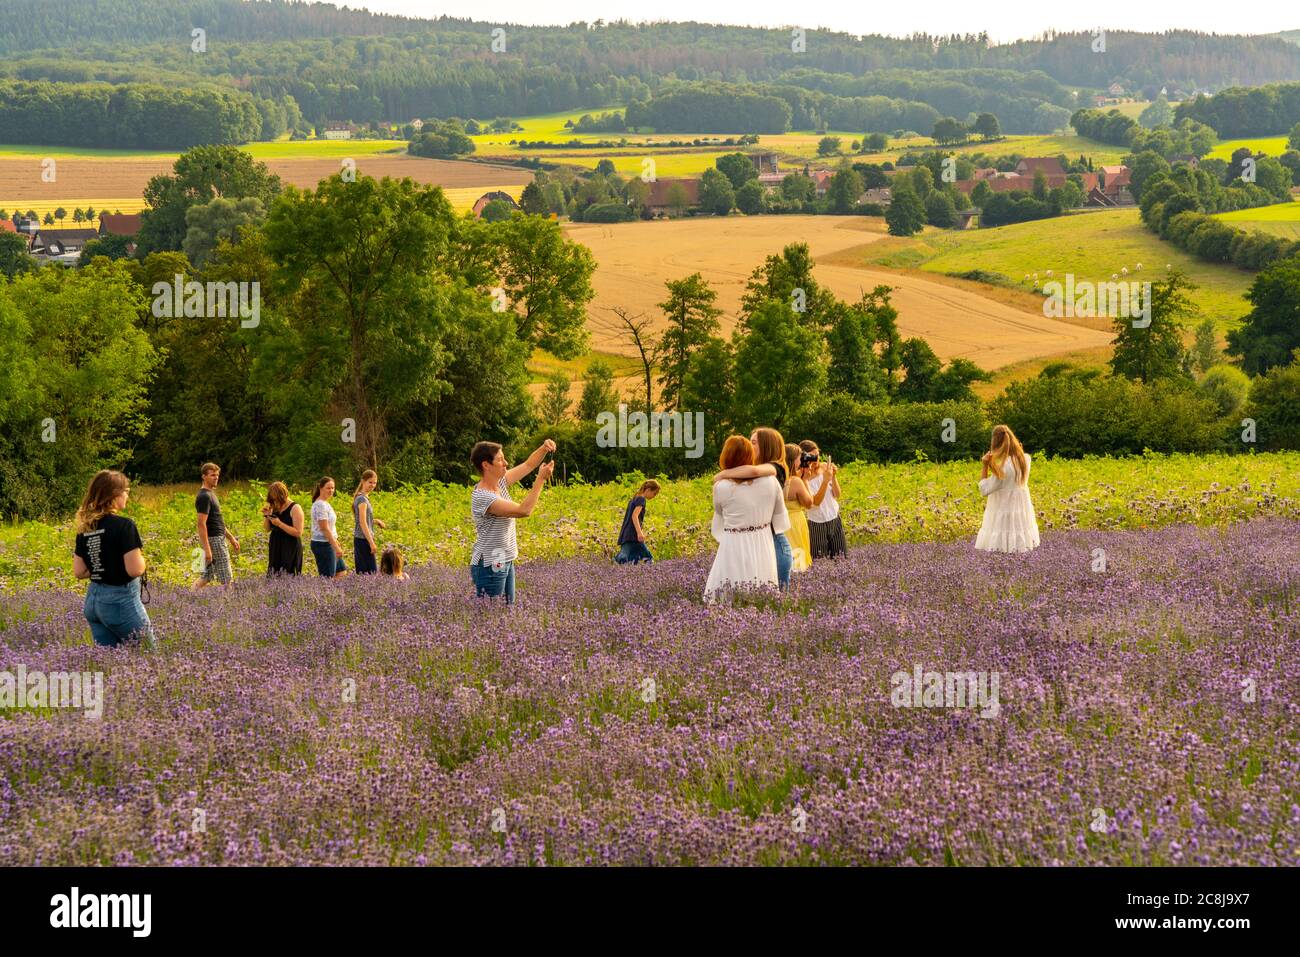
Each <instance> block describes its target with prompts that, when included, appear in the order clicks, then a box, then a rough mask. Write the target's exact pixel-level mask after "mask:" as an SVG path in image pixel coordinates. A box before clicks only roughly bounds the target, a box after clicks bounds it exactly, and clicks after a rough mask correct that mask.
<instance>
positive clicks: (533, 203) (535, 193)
mask: <svg viewBox="0 0 1300 957" xmlns="http://www.w3.org/2000/svg"><path fill="white" fill-rule="evenodd" d="M519 208H520V209H522V210H523V211H524V212H525V213H527V214H529V215H530V216H541V215H544V214H545V213H546V198H545V197H544V196H543V195H542V188H541V187H540V186H538V185H537V183H536V182H532V183H529V184H528V185H527V186H525V187H524V191H523V192H522V193H520V194H519Z"/></svg>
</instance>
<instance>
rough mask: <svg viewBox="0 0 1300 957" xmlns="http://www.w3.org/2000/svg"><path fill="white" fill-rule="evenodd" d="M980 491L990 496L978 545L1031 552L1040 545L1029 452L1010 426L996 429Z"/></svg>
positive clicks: (987, 548)
mask: <svg viewBox="0 0 1300 957" xmlns="http://www.w3.org/2000/svg"><path fill="white" fill-rule="evenodd" d="M982 461H983V463H984V468H983V471H982V472H981V474H980V494H981V495H983V496H984V497H985V498H987V499H988V502H987V503H986V504H985V506H984V524H983V525H982V526H981V527H980V533H979V536H978V537H977V538H976V539H975V547H976V548H978V549H979V550H980V551H984V552H1028V551H1032V550H1033V549H1035V548H1037V547H1038V541H1039V539H1038V519H1037V518H1036V517H1035V516H1034V503H1033V500H1032V499H1030V497H1029V464H1030V463H1029V456H1028V455H1026V454H1025V450H1024V448H1022V447H1021V445H1020V440H1019V439H1017V438H1016V434H1015V433H1014V432H1012V431H1011V429H1010V427H1009V426H1005V425H999V426H995V427H994V429H993V441H992V443H991V444H990V446H989V450H988V451H987V452H985V453H984V458H983V459H982Z"/></svg>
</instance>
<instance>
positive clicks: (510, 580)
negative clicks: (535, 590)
mask: <svg viewBox="0 0 1300 957" xmlns="http://www.w3.org/2000/svg"><path fill="white" fill-rule="evenodd" d="M469 577H470V578H471V579H472V580H473V582H474V595H475V596H476V597H478V598H482V597H483V596H484V595H486V596H488V597H489V598H500V597H502V596H503V595H504V596H505V599H506V604H507V605H513V604H514V603H515V563H514V562H502V563H501V566H500V568H493V567H492V565H491V563H489V562H485V561H480V562H479V563H478V564H477V565H470V566H469Z"/></svg>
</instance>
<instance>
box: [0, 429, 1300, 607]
mask: <svg viewBox="0 0 1300 957" xmlns="http://www.w3.org/2000/svg"><path fill="white" fill-rule="evenodd" d="M791 438H798V437H796V436H792V437H791ZM823 451H825V452H826V453H827V454H829V455H832V456H833V455H834V449H824V450H823ZM1028 451H1029V452H1031V453H1038V452H1039V450H1037V449H1032V448H1031V449H1029V450H1028ZM556 463H557V468H556V476H557V478H558V477H561V476H564V475H568V478H570V479H573V478H574V476H573V475H572V474H571V473H569V471H568V469H567V468H566V467H565V456H564V449H563V447H561V448H560V449H559V450H558V452H557V454H556ZM335 478H336V479H337V480H338V487H339V492H338V495H337V496H336V501H335V503H334V507H335V510H336V511H337V512H338V514H339V537H340V540H341V541H342V542H343V544H344V546H345V547H349V546H350V538H351V535H352V529H351V519H350V518H349V507H350V501H351V499H350V495H351V492H352V489H353V487H354V484H353V483H354V480H355V476H343V475H339V476H335ZM978 479H979V463H978V462H950V463H930V462H923V463H915V464H899V465H885V466H882V465H872V464H855V465H849V466H847V467H846V468H845V469H844V470H843V471H842V472H841V484H842V486H843V489H844V495H843V498H842V502H843V513H842V514H843V516H844V521H845V527H846V529H847V531H848V536H849V541H850V542H851V543H864V542H909V541H955V540H960V539H962V538H965V537H970V538H971V539H972V540H973V538H974V536H975V533H976V532H977V531H978V529H979V523H980V519H981V516H982V513H983V501H982V499H981V498H980V495H979V491H978V489H977V488H976V485H977V480H978ZM639 481H640V476H639V475H635V476H628V477H627V480H626V481H624V482H617V483H610V484H604V485H585V484H579V483H575V482H570V484H568V485H557V486H555V487H553V488H548V489H547V490H546V492H545V493H544V494H543V496H542V500H541V505H540V506H539V507H538V509H537V511H536V512H535V513H534V514H533V516H532V517H531V518H529V519H527V520H524V521H521V522H519V524H518V534H519V546H520V553H521V559H522V560H524V561H530V560H541V559H557V558H570V557H575V556H587V557H596V556H601V555H609V554H612V551H613V550H615V549H614V544H615V542H616V541H617V538H618V529H619V523H620V520H621V517H622V514H623V509H624V506H625V505H626V504H627V500H628V498H629V496H630V495H631V492H632V489H633V488H634V487H635V485H636V484H637V483H638V482H639ZM661 481H663V486H664V488H663V491H662V492H661V493H660V495H659V496H658V497H656V498H655V500H654V501H653V502H652V503H651V506H650V507H649V508H648V510H647V512H648V521H647V525H646V527H647V529H648V532H649V545H650V548H651V551H652V552H654V554H655V555H656V556H658V557H660V558H672V557H679V556H684V555H696V554H706V553H708V552H711V551H712V550H713V549H714V548H715V547H716V546H715V543H714V542H713V539H712V537H711V534H710V531H709V520H710V517H711V514H712V506H711V499H710V495H711V485H710V482H709V479H708V478H707V477H705V478H700V479H695V480H679V481H669V480H661ZM530 483H531V480H529V483H528V484H530ZM197 488H198V480H197V478H196V479H195V482H194V483H193V485H184V486H167V487H153V488H151V487H137V488H135V489H133V491H132V497H131V504H130V506H129V509H128V512H127V514H128V515H130V516H131V517H132V518H133V519H135V521H136V523H137V524H138V525H139V527H140V532H141V535H142V536H143V539H144V543H145V553H146V557H147V558H148V560H149V561H150V563H151V572H150V575H151V578H152V579H153V580H156V581H166V582H185V581H188V580H190V579H191V578H192V577H193V574H194V573H193V568H192V562H193V560H194V550H195V549H196V548H197V547H198V542H197V539H196V535H195V531H194V495H195V492H196V490H197ZM218 491H219V494H220V496H221V501H222V511H223V514H224V516H225V518H226V522H227V524H228V525H229V527H230V528H231V529H232V530H233V531H234V533H235V535H236V536H238V537H239V539H240V541H241V545H242V554H241V556H240V557H239V559H238V561H237V562H236V574H237V575H241V576H247V575H260V574H262V573H263V572H264V570H265V567H266V533H265V532H264V531H262V528H261V519H260V515H259V509H260V507H261V504H262V501H263V497H264V494H265V492H264V486H263V485H262V484H259V483H234V484H225V483H223V485H222V487H221V488H220V489H219V490H218ZM516 491H517V494H516V497H518V496H519V495H522V494H523V493H522V490H516ZM1031 491H1032V494H1033V497H1034V504H1035V506H1036V508H1037V510H1038V516H1039V523H1040V526H1041V527H1042V529H1043V530H1044V531H1046V532H1048V533H1051V532H1053V531H1057V530H1061V529H1071V528H1094V529H1108V530H1115V529H1125V528H1150V527H1157V526H1163V525H1169V524H1173V523H1178V522H1190V523H1195V524H1206V525H1208V524H1223V523H1226V522H1235V521H1239V520H1245V519H1249V518H1254V517H1258V516H1263V515H1281V516H1284V517H1289V518H1300V453H1292V452H1288V453H1276V454H1259V455H1235V456H1228V455H1205V456H1196V455H1170V456H1163V455H1148V456H1145V457H1136V458H1119V459H1112V458H1098V459H1082V460H1079V459H1055V458H1048V457H1046V456H1044V455H1041V454H1035V456H1034V472H1033V478H1032V489H1031ZM293 496H294V499H295V500H296V501H298V502H299V503H302V504H309V503H310V501H311V495H310V492H309V490H306V489H295V490H294V492H293ZM373 501H374V506H375V514H376V515H377V516H378V517H379V518H381V519H383V520H384V521H385V522H386V523H387V526H388V527H387V529H385V530H384V531H383V532H382V533H381V535H380V542H381V544H383V543H391V544H396V545H398V546H399V547H400V548H401V549H402V551H403V553H404V554H405V555H406V556H407V559H408V561H411V562H415V563H422V562H435V563H439V564H450V565H461V564H467V563H468V560H469V552H470V548H471V546H472V544H473V538H474V532H473V524H472V522H471V520H470V514H469V485H468V482H467V483H466V484H464V485H456V484H452V485H447V484H443V483H437V482H435V483H432V484H430V485H427V486H424V487H420V488H415V487H406V488H403V489H400V490H389V489H384V488H381V489H380V490H379V491H378V492H376V493H375V495H374V496H373ZM74 537H75V530H74V527H73V525H72V521H71V516H68V517H67V518H65V519H64V520H62V521H58V522H53V523H46V522H27V523H22V524H7V525H0V584H3V585H8V586H13V585H17V584H33V583H38V582H45V583H57V584H61V585H65V586H67V587H74V585H75V582H74V580H73V578H72V575H71V572H70V571H69V569H70V567H71V554H72V544H73V539H74ZM348 563H349V565H350V564H351V556H350V555H349V556H348ZM310 565H311V562H310V558H309V559H308V566H310Z"/></svg>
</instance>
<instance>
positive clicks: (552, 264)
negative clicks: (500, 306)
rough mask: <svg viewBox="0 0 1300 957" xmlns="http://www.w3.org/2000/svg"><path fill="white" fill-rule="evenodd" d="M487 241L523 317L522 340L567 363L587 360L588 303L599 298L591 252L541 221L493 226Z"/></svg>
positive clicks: (492, 259)
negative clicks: (582, 357) (580, 358)
mask: <svg viewBox="0 0 1300 957" xmlns="http://www.w3.org/2000/svg"><path fill="white" fill-rule="evenodd" d="M485 237H486V238H485V242H486V243H487V255H488V258H489V261H490V262H491V264H492V271H493V273H494V275H495V276H496V278H497V281H498V282H499V283H500V285H501V287H502V288H503V289H504V290H505V294H506V299H507V301H508V303H509V305H510V307H511V308H513V309H514V310H515V311H516V312H517V313H518V318H517V319H516V320H515V322H516V324H517V326H518V330H519V335H520V336H522V337H523V338H524V339H526V340H528V341H530V342H533V343H535V344H536V345H537V346H539V347H540V348H542V349H546V350H547V351H548V352H550V353H552V354H554V355H556V356H558V357H559V358H561V359H572V358H575V357H576V356H578V355H581V354H582V351H583V350H584V349H585V348H586V346H587V340H588V335H587V330H586V321H587V303H589V302H590V301H591V300H592V297H593V296H594V295H595V290H594V289H592V286H591V275H592V273H593V272H594V271H595V268H596V261H595V259H594V257H593V256H592V254H591V251H590V250H589V249H587V247H586V246H583V245H582V244H581V243H576V242H573V241H571V240H569V239H567V238H566V237H565V235H564V231H563V230H562V229H561V228H560V224H559V223H558V222H556V221H555V220H552V219H543V218H541V217H539V216H512V217H511V218H510V219H508V220H504V221H502V222H499V223H493V224H491V226H490V228H489V230H488V231H487V232H486V234H485Z"/></svg>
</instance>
